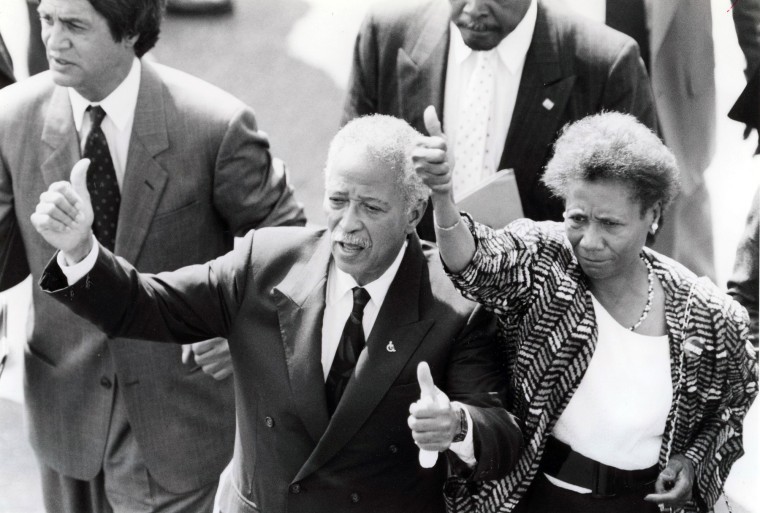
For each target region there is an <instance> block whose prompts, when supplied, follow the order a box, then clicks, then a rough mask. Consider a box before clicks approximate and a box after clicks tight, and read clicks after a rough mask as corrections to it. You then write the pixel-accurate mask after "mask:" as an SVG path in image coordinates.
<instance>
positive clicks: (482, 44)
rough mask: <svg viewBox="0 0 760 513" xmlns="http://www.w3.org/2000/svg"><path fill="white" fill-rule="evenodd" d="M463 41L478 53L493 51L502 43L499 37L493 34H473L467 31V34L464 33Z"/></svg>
mask: <svg viewBox="0 0 760 513" xmlns="http://www.w3.org/2000/svg"><path fill="white" fill-rule="evenodd" d="M465 30H466V29H465ZM460 32H461V31H460ZM462 39H463V40H464V44H466V45H467V46H468V47H469V48H470V49H472V50H475V51H476V52H485V51H488V50H492V49H494V48H496V46H497V45H498V44H499V42H500V41H501V39H500V38H499V35H498V34H495V33H493V32H473V31H471V30H466V33H464V32H463V33H462Z"/></svg>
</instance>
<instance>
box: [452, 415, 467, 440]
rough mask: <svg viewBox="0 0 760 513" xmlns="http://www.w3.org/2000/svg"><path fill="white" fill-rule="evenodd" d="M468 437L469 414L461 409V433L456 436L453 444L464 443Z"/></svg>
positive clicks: (458, 432)
mask: <svg viewBox="0 0 760 513" xmlns="http://www.w3.org/2000/svg"><path fill="white" fill-rule="evenodd" d="M466 436H467V414H466V413H465V412H464V408H463V407H461V406H460V407H459V431H457V434H456V435H454V439H453V440H451V443H457V442H462V441H464V439H465V437H466Z"/></svg>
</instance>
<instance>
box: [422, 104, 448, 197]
mask: <svg viewBox="0 0 760 513" xmlns="http://www.w3.org/2000/svg"><path fill="white" fill-rule="evenodd" d="M424 120H425V129H426V130H427V132H428V134H429V136H428V137H421V138H420V139H419V140H418V141H417V147H416V148H415V149H414V150H413V152H412V162H413V163H414V169H415V171H416V172H417V174H418V175H419V177H420V178H421V179H422V181H423V182H424V183H425V185H427V186H428V187H430V190H431V191H432V193H433V200H434V201H435V199H436V197H438V196H440V197H443V198H453V195H452V189H451V173H452V170H453V169H454V162H453V159H452V158H451V156H450V155H449V153H448V146H447V142H446V135H445V134H444V133H443V130H442V129H441V122H440V121H439V120H438V114H437V113H436V111H435V107H433V106H432V105H429V106H428V107H427V108H426V109H425V113H424ZM439 199H442V198H439ZM452 202H453V199H452Z"/></svg>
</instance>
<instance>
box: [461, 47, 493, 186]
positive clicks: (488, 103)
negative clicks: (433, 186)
mask: <svg viewBox="0 0 760 513" xmlns="http://www.w3.org/2000/svg"><path fill="white" fill-rule="evenodd" d="M475 53H476V54H477V62H476V63H475V71H473V73H472V76H471V77H470V81H469V82H468V83H467V89H466V91H465V94H464V97H463V99H462V101H461V102H460V103H459V106H460V111H459V125H458V126H457V131H456V141H455V142H454V162H455V168H454V176H453V187H454V195H455V197H457V195H458V194H461V193H463V192H467V191H468V190H470V189H472V188H473V187H475V186H476V185H478V184H479V183H480V182H481V181H482V180H483V179H484V178H486V177H487V176H489V175H490V174H492V173H493V170H487V169H486V157H487V155H488V140H489V138H490V133H489V127H490V125H491V115H492V112H493V103H494V94H495V91H496V64H497V61H496V57H497V56H496V50H489V51H487V52H475Z"/></svg>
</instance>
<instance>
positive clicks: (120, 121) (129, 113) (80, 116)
mask: <svg viewBox="0 0 760 513" xmlns="http://www.w3.org/2000/svg"><path fill="white" fill-rule="evenodd" d="M141 72H142V70H141V68H140V60H139V59H138V58H137V57H135V58H134V60H133V61H132V68H130V70H129V73H127V76H126V78H125V79H124V80H122V82H121V84H119V85H118V86H117V87H116V89H114V90H113V91H111V94H109V95H108V96H106V97H105V98H104V99H103V100H102V101H99V102H91V101H89V100H87V99H86V98H84V97H83V96H82V95H81V94H79V93H78V92H76V91H75V90H74V88H73V87H69V88H68V90H69V100H70V101H71V110H72V113H73V114H74V125H75V126H76V129H77V132H81V130H82V123H83V120H84V115H85V111H86V110H87V107H89V106H90V105H100V106H101V107H102V108H103V110H104V111H105V112H106V115H107V116H108V117H109V118H110V119H111V121H113V123H114V125H116V128H118V129H119V130H123V129H124V127H125V126H126V125H127V123H128V122H129V120H130V118H132V117H133V116H134V113H135V107H136V106H137V93H138V92H139V90H140V76H141Z"/></svg>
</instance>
